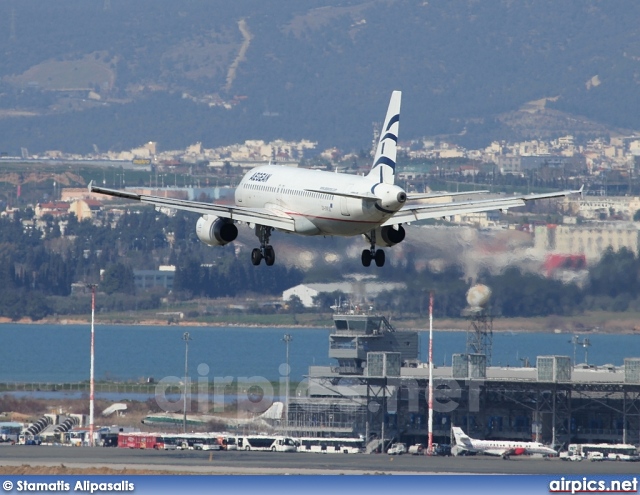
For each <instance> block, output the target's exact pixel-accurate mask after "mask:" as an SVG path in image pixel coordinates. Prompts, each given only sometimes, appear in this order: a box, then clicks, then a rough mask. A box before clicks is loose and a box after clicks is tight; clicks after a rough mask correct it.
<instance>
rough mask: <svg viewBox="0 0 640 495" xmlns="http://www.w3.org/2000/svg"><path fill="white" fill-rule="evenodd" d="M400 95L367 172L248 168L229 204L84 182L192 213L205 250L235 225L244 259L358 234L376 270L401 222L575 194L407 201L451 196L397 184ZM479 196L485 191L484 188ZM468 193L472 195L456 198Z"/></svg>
mask: <svg viewBox="0 0 640 495" xmlns="http://www.w3.org/2000/svg"><path fill="white" fill-rule="evenodd" d="M400 100H401V92H400V91H394V92H393V93H392V94H391V100H390V101H389V108H388V110H387V115H386V118H385V120H384V125H383V127H382V132H381V133H380V140H379V142H378V146H377V149H376V153H375V156H374V160H373V165H372V167H371V170H370V172H369V173H368V174H367V175H364V176H359V175H352V174H339V173H333V172H326V171H319V170H308V169H299V168H291V167H287V166H279V165H271V164H269V165H263V166H260V167H256V168H254V169H252V170H250V171H249V172H248V173H247V174H245V176H244V177H243V178H242V181H241V182H240V184H239V185H238V187H237V188H236V191H235V206H229V205H220V204H215V203H214V204H210V203H202V202H198V201H189V200H179V199H171V198H161V197H158V196H150V195H145V194H135V193H132V192H127V191H119V190H114V189H107V188H103V187H97V186H94V185H93V183H91V184H89V190H90V191H91V192H96V193H101V194H107V195H110V196H117V197H120V198H127V199H132V200H136V201H140V202H142V203H150V204H153V205H156V206H158V207H161V206H163V207H169V208H175V209H179V210H186V211H192V212H195V213H199V214H200V215H202V216H201V217H200V218H199V219H198V221H197V223H196V233H197V236H198V238H199V239H200V240H201V241H202V242H204V243H205V244H208V245H210V246H224V245H225V244H228V243H230V242H232V241H234V240H235V239H236V237H237V235H238V229H237V227H236V223H246V224H248V225H249V226H250V227H252V228H254V229H255V233H256V236H257V237H258V240H259V243H260V247H257V248H255V249H254V250H253V251H252V252H251V262H252V263H253V264H254V265H259V264H260V262H261V261H262V260H263V259H264V261H265V263H266V264H267V265H269V266H271V265H273V263H274V262H275V259H276V255H275V250H274V249H273V246H271V244H270V238H271V234H272V233H273V231H274V230H277V231H282V232H289V233H295V234H301V235H306V236H316V235H321V236H326V235H330V236H334V235H336V236H355V235H363V236H364V237H365V238H366V240H367V242H368V243H369V248H368V249H365V250H363V251H362V264H363V265H364V266H370V265H371V262H372V261H374V262H375V264H376V265H377V266H383V265H384V262H385V253H384V251H383V250H382V249H380V246H383V247H391V246H393V245H395V244H398V243H399V242H402V241H403V240H404V238H405V229H404V228H403V224H405V223H409V222H415V221H418V220H426V219H429V218H440V217H443V216H446V215H456V214H460V213H471V212H481V211H490V210H497V209H501V210H506V209H508V208H514V207H518V206H523V205H524V204H525V203H526V202H527V201H530V200H535V199H543V198H556V197H562V196H568V195H569V194H573V193H579V192H581V190H580V191H560V192H554V193H547V194H532V195H522V196H509V197H501V198H497V199H478V200H468V199H465V200H463V201H459V202H451V201H450V200H449V199H447V202H442V203H436V204H413V205H411V204H408V202H410V201H412V200H418V199H426V198H438V197H446V198H448V197H450V196H456V195H458V193H434V194H407V192H406V191H404V189H402V188H401V187H400V186H398V185H396V184H395V183H394V182H395V174H396V150H397V143H398V129H399V126H400ZM485 192H486V191H485ZM460 194H465V195H467V196H469V194H473V193H460Z"/></svg>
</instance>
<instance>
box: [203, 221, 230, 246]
mask: <svg viewBox="0 0 640 495" xmlns="http://www.w3.org/2000/svg"><path fill="white" fill-rule="evenodd" d="M196 235H197V236H198V239H200V240H201V241H202V242H204V243H205V244H208V245H209V246H224V245H225V244H229V243H230V242H231V241H235V240H236V237H238V227H236V226H235V224H234V223H233V221H232V220H229V219H228V218H220V217H217V216H215V215H203V216H201V217H200V218H198V222H197V223H196Z"/></svg>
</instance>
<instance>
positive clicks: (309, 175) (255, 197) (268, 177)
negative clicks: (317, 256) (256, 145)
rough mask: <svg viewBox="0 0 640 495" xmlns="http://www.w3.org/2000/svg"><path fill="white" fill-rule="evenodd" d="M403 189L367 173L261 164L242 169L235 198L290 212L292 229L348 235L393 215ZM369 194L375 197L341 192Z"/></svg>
mask: <svg viewBox="0 0 640 495" xmlns="http://www.w3.org/2000/svg"><path fill="white" fill-rule="evenodd" d="M309 189H313V191H309ZM403 192H404V191H403V190H402V188H400V187H399V186H396V185H394V184H385V183H378V182H375V181H374V180H373V179H372V178H370V177H363V176H358V175H350V174H339V173H333V172H324V171H320V170H308V169H300V168H292V167H285V166H280V165H264V166H261V167H256V168H254V169H252V170H251V171H249V172H248V173H247V174H245V176H244V177H243V178H242V181H241V182H240V184H239V185H238V187H237V188H236V193H235V202H236V205H237V206H243V207H245V208H266V209H269V210H272V211H274V212H278V211H279V212H282V213H284V214H286V215H289V216H291V217H292V218H293V219H294V221H295V231H296V233H298V234H303V235H338V236H352V235H357V234H363V233H366V232H370V231H371V230H372V229H375V228H377V227H379V226H380V225H381V224H382V223H384V222H385V221H387V220H388V219H389V218H390V217H391V216H393V214H394V213H396V212H397V211H398V210H399V209H400V208H401V207H402V205H403V202H399V201H398V194H399V193H403ZM334 193H340V194H342V195H337V194H334ZM371 194H375V196H377V197H378V198H379V199H378V200H376V201H372V200H366V199H362V198H361V197H348V196H345V195H354V196H366V195H371Z"/></svg>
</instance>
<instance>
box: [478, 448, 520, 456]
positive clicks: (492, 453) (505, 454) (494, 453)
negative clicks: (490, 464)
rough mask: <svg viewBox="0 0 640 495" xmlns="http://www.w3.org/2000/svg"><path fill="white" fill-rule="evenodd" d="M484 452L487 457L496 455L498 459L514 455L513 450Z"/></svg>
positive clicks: (486, 450) (487, 450) (489, 450)
mask: <svg viewBox="0 0 640 495" xmlns="http://www.w3.org/2000/svg"><path fill="white" fill-rule="evenodd" d="M483 452H484V453H485V454H487V455H496V456H498V457H504V456H509V455H512V454H513V449H484V450H483Z"/></svg>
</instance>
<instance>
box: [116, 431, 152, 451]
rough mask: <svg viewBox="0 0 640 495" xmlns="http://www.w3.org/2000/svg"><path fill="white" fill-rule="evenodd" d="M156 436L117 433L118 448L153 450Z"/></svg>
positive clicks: (139, 433)
mask: <svg viewBox="0 0 640 495" xmlns="http://www.w3.org/2000/svg"><path fill="white" fill-rule="evenodd" d="M157 439H158V435H157V434H155V433H141V432H131V433H119V434H118V447H120V448H124V449H154V448H156V442H157Z"/></svg>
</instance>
